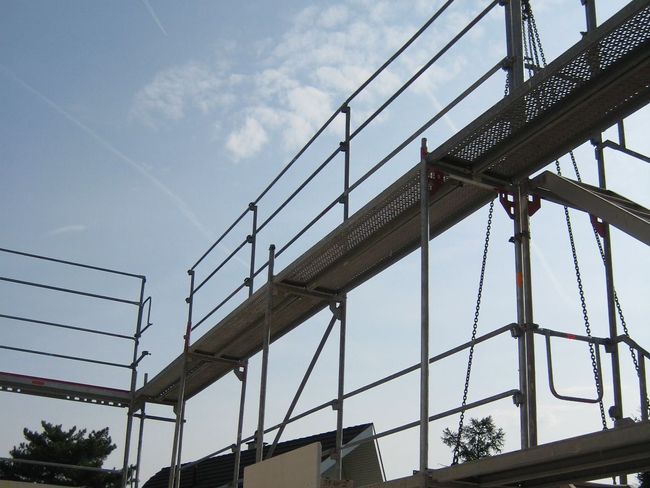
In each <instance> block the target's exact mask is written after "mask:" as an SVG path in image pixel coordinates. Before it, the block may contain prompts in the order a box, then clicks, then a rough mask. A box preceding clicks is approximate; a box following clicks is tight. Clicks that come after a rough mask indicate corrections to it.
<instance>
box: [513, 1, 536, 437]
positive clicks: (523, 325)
mask: <svg viewBox="0 0 650 488" xmlns="http://www.w3.org/2000/svg"><path fill="white" fill-rule="evenodd" d="M505 18H506V44H507V54H508V59H509V61H510V66H509V69H508V85H509V87H510V90H514V89H516V88H517V87H519V86H521V85H522V84H523V82H524V52H523V22H522V8H521V0H507V2H505ZM514 200H515V202H514V204H515V205H514V206H515V215H514V231H515V236H514V244H515V272H516V288H517V324H518V325H519V336H518V340H517V344H518V356H519V389H520V390H521V393H522V398H520V399H519V400H520V402H521V403H520V405H519V420H520V430H521V447H522V449H526V448H528V447H532V446H535V445H537V406H536V403H537V401H536V388H535V348H534V346H535V337H534V334H533V331H532V329H531V328H532V327H533V309H532V288H531V276H530V230H529V221H528V195H527V193H526V192H525V191H523V189H522V188H521V186H520V185H519V186H517V190H516V194H515V196H514Z"/></svg>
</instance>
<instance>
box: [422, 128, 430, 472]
mask: <svg viewBox="0 0 650 488" xmlns="http://www.w3.org/2000/svg"><path fill="white" fill-rule="evenodd" d="M426 143H427V140H426V139H424V138H423V139H422V146H421V148H420V156H421V161H420V473H421V474H422V475H424V473H426V471H427V469H428V466H429V232H430V230H429V174H428V173H429V170H428V166H427V161H426V155H427V146H426Z"/></svg>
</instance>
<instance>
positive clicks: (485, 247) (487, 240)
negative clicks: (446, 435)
mask: <svg viewBox="0 0 650 488" xmlns="http://www.w3.org/2000/svg"><path fill="white" fill-rule="evenodd" d="M493 213H494V200H492V201H491V202H490V209H489V210H488V220H487V228H486V230H485V243H484V244H483V259H482V261H481V275H480V278H479V280H478V294H477V297H476V308H475V309H474V325H473V326H472V339H471V341H470V342H471V346H470V348H469V359H468V360H467V372H466V374H465V388H464V389H463V403H462V407H461V408H463V410H461V411H460V419H459V420H458V437H457V438H456V445H455V446H454V459H453V461H452V464H458V454H459V451H460V444H461V434H462V433H463V423H464V421H465V410H464V408H465V405H467V393H468V391H469V379H470V376H471V374H472V362H473V361H474V341H475V340H476V332H477V331H478V319H479V316H480V313H481V297H482V296H483V281H484V278H485V265H486V264H487V257H488V249H489V247H490V232H491V231H492V215H493Z"/></svg>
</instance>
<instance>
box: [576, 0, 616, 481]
mask: <svg viewBox="0 0 650 488" xmlns="http://www.w3.org/2000/svg"><path fill="white" fill-rule="evenodd" d="M583 1H584V6H585V12H586V17H587V31H588V32H590V31H592V30H594V29H596V27H597V19H596V5H595V3H594V0H583ZM619 124H622V123H619ZM620 127H621V125H619V138H621V135H620V134H621V131H620ZM623 138H624V136H623ZM591 142H592V144H593V146H594V152H595V157H596V162H597V164H598V186H599V188H601V189H606V188H607V178H606V174H605V154H604V152H603V147H602V142H603V139H602V134H601V133H598V135H596V136H595V137H594V138H593V139H592V141H591ZM602 233H603V236H602V238H603V252H604V258H605V259H604V261H605V262H604V264H605V286H606V293H607V319H608V322H609V337H610V339H612V344H611V349H610V350H609V351H610V354H611V359H612V383H613V394H614V405H613V406H612V408H611V409H610V412H609V413H610V416H611V417H612V418H613V419H614V421H617V420H619V419H621V418H622V417H623V394H622V390H621V367H620V361H619V351H618V342H616V341H615V340H614V338H616V337H617V336H618V330H617V321H616V298H615V293H616V292H615V289H614V266H613V261H612V241H611V238H610V233H609V225H608V224H607V222H604V221H603V225H602ZM601 381H602V379H601ZM623 479H624V478H623V477H621V480H623ZM622 482H623V481H622Z"/></svg>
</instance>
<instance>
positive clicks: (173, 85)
mask: <svg viewBox="0 0 650 488" xmlns="http://www.w3.org/2000/svg"><path fill="white" fill-rule="evenodd" d="M407 3H408V2H404V3H402V2H391V1H386V0H374V1H371V0H346V1H339V2H332V3H330V4H328V5H327V6H325V7H323V8H320V7H317V6H310V7H306V8H304V9H302V10H301V11H299V12H298V13H297V14H296V15H295V16H294V17H293V18H292V19H291V20H290V27H289V28H288V29H287V30H286V31H285V33H284V34H283V35H281V36H280V37H279V38H274V39H273V38H268V39H265V40H264V41H263V42H255V43H253V44H252V45H251V46H250V49H249V51H248V52H249V54H250V55H252V56H256V57H257V61H254V62H247V63H246V69H247V70H249V69H250V68H251V67H252V68H253V70H252V71H246V72H237V71H236V70H235V69H234V68H233V66H230V65H227V64H223V63H221V64H219V63H213V62H208V61H204V62H190V63H187V64H186V65H184V66H179V67H175V68H170V69H167V70H164V71H161V72H159V73H158V74H157V75H156V76H155V77H154V78H153V80H152V81H151V82H150V83H149V84H147V85H146V86H145V87H144V88H142V89H141V90H140V91H139V92H138V93H137V94H136V96H135V99H134V109H133V110H134V112H135V113H136V114H137V115H138V116H139V117H140V118H141V119H142V120H144V121H145V122H147V123H149V124H150V125H152V126H154V127H155V126H156V125H157V122H158V120H160V119H163V120H169V121H176V122H178V121H180V120H182V119H183V118H185V117H187V116H188V115H189V113H190V110H191V109H194V110H196V111H198V112H200V113H202V114H209V115H210V116H212V117H213V118H214V119H217V118H218V119H219V120H218V121H217V120H215V121H214V122H213V123H212V126H213V127H214V130H215V131H218V132H220V133H223V134H224V137H223V139H224V140H225V141H226V142H225V146H226V149H227V151H228V152H229V153H230V154H231V155H232V156H233V160H235V161H238V160H240V159H244V158H250V157H253V156H254V155H255V154H257V153H258V152H259V151H261V150H262V149H263V148H264V146H265V145H266V144H268V143H269V142H270V141H282V143H283V147H284V149H285V150H295V149H296V148H297V147H300V146H301V145H302V144H304V143H305V142H306V141H307V140H308V139H309V138H310V137H311V136H312V135H313V133H314V132H315V131H316V130H317V129H318V128H319V127H320V126H321V125H322V124H323V123H324V122H325V121H326V120H327V119H328V118H329V116H330V115H331V114H332V113H333V111H334V110H335V108H336V106H337V104H338V103H341V102H343V100H345V99H346V98H347V97H348V96H349V95H350V94H351V93H352V91H354V90H355V89H356V88H357V87H358V86H359V85H360V84H361V83H363V82H364V81H365V80H366V79H367V78H368V77H369V76H370V75H371V74H372V73H373V71H374V70H375V69H376V68H377V67H378V66H380V65H381V64H382V63H383V62H384V61H385V59H386V58H387V56H389V55H390V54H392V53H393V52H394V51H395V50H396V49H397V48H398V47H399V46H401V45H402V43H403V42H405V41H406V39H408V37H409V36H410V35H411V34H412V33H413V32H415V31H416V30H417V28H418V27H419V26H420V25H421V23H422V22H423V21H424V20H423V17H425V16H427V15H431V14H433V12H434V11H435V10H436V9H437V8H439V4H436V5H431V4H430V2H423V1H418V2H415V3H414V4H410V3H409V4H407ZM466 16H467V12H463V13H462V14H461V13H456V14H454V15H453V16H451V17H450V19H449V20H451V24H452V25H451V26H445V24H444V23H443V24H440V27H438V29H437V30H436V32H435V35H433V34H432V35H431V36H430V37H431V39H427V40H426V41H423V43H420V45H414V46H412V47H411V48H409V50H408V51H407V52H406V57H405V58H404V59H400V60H398V62H396V63H394V64H393V65H392V66H391V67H390V68H389V69H387V70H385V71H384V72H383V73H382V74H381V75H380V76H379V77H378V78H377V79H375V80H374V81H373V82H372V83H371V84H370V85H369V86H368V87H367V89H366V90H365V91H364V92H362V93H361V94H360V95H359V96H358V97H357V98H356V99H355V100H354V102H353V106H352V107H353V112H354V114H355V117H357V118H358V117H360V116H361V115H363V114H370V113H372V112H374V111H375V110H376V108H377V107H378V106H379V105H380V104H381V103H382V102H383V101H384V100H385V99H386V98H387V97H389V96H390V95H392V94H393V93H394V92H395V90H396V89H397V88H398V87H399V86H400V85H401V84H402V83H403V82H404V81H405V80H406V79H408V78H409V77H410V76H411V75H412V74H413V73H414V72H415V71H416V70H417V69H419V67H420V66H422V65H423V64H424V63H425V62H426V61H427V60H428V59H429V58H430V57H431V56H432V54H433V53H434V52H435V50H436V49H438V48H439V46H438V45H439V44H440V43H441V41H440V39H443V38H449V37H450V36H448V35H447V34H449V32H448V31H449V30H450V29H452V30H453V28H456V24H458V23H459V22H460V21H461V20H465V19H466ZM455 33H456V32H454V34H455ZM436 46H438V47H436ZM224 49H225V51H228V47H227V46H226V47H224ZM233 62H235V61H234V60H233ZM447 65H449V66H447ZM463 66H464V61H463V60H462V59H459V57H458V56H456V57H454V58H453V59H452V60H451V61H449V60H448V61H447V62H446V64H445V66H444V67H443V68H442V69H439V70H433V71H431V73H429V74H427V75H426V82H424V83H422V84H421V85H420V86H421V87H424V86H425V85H426V87H425V88H420V89H419V92H418V91H417V89H416V90H415V91H414V92H412V93H419V95H421V96H425V97H426V98H428V99H429V100H430V101H432V102H433V105H434V106H439V105H440V104H439V103H438V101H437V96H436V92H437V91H438V88H439V87H440V86H441V84H442V83H447V82H450V81H451V80H453V79H455V78H457V77H458V76H462V68H463ZM255 67H260V68H259V69H258V70H255ZM234 100H237V102H238V106H235V104H234V103H233V104H232V105H229V103H230V102H232V101H234ZM226 108H227V109H228V117H221V116H220V115H221V114H223V113H224V109H226ZM389 117H390V114H389V113H386V114H385V115H384V116H383V117H382V118H379V119H377V122H376V123H382V121H383V120H386V119H387V118H389ZM445 120H447V123H448V124H449V125H453V123H451V121H450V119H448V118H447V119H445ZM232 121H240V122H238V123H237V122H235V123H234V124H233V122H232ZM337 127H338V126H334V127H333V128H332V130H335V131H336V130H338V129H337ZM217 139H221V137H218V138H217ZM245 141H247V142H246V143H245V145H244V142H245Z"/></svg>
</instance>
